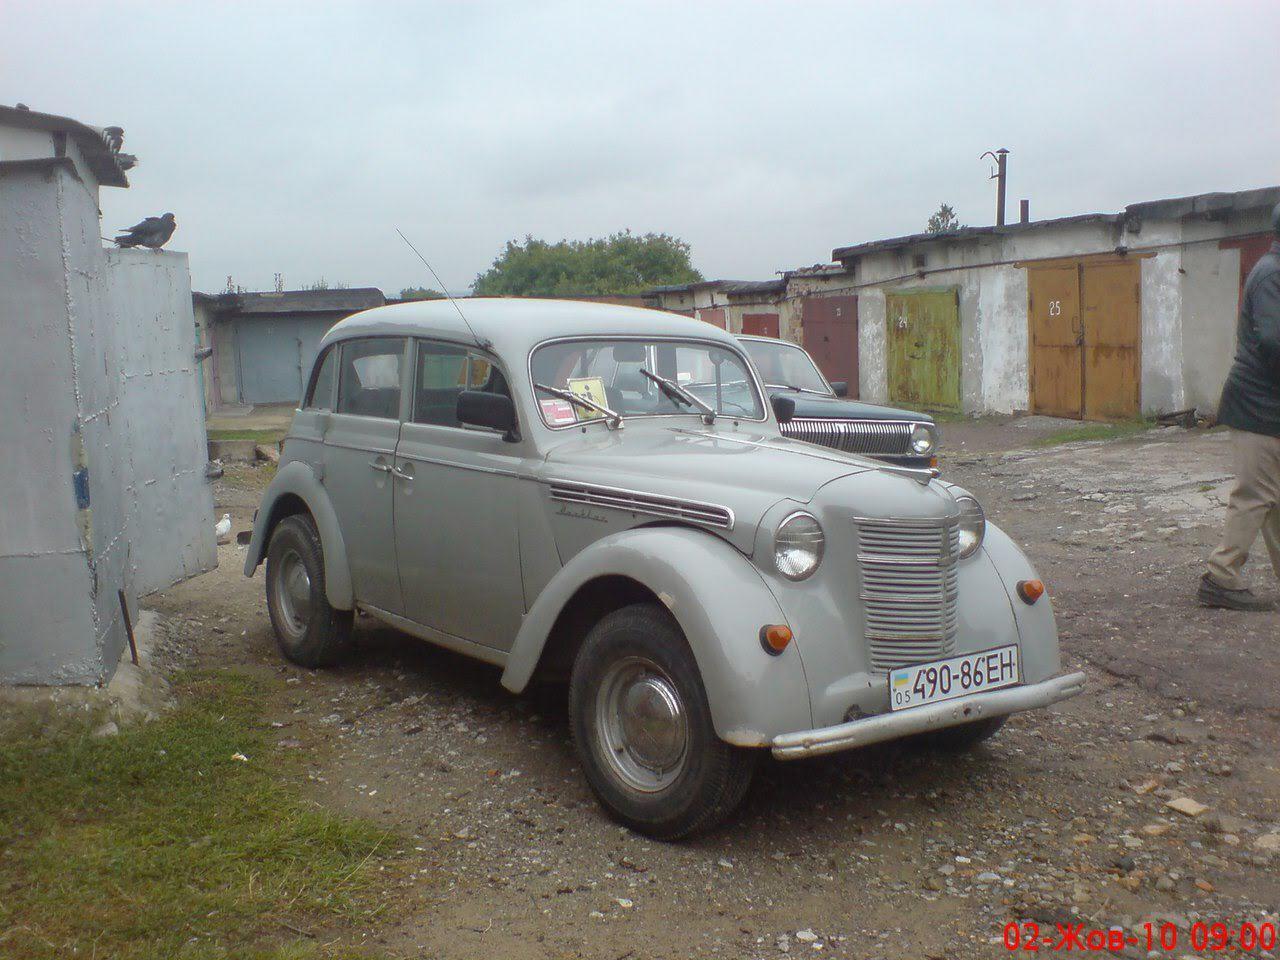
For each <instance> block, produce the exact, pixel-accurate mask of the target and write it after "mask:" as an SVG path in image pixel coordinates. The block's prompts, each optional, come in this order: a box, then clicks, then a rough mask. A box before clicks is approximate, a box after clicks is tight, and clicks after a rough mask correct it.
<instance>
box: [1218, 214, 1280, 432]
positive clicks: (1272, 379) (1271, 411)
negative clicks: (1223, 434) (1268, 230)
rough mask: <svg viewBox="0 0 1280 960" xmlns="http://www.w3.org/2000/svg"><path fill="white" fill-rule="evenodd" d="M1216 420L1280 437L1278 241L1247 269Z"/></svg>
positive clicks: (1279, 284) (1279, 270)
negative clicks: (1233, 356) (1231, 361)
mask: <svg viewBox="0 0 1280 960" xmlns="http://www.w3.org/2000/svg"><path fill="white" fill-rule="evenodd" d="M1218 422H1219V423H1224V424H1226V425H1227V426H1228V427H1234V428H1235V429H1237V430H1245V431H1248V432H1249V433H1262V434H1266V435H1268V436H1272V437H1280V240H1277V241H1276V242H1275V243H1273V244H1271V250H1270V252H1268V253H1266V254H1264V255H1263V257H1262V259H1261V260H1259V261H1258V264H1257V266H1255V267H1254V268H1253V269H1252V270H1250V271H1249V277H1248V279H1247V280H1245V282H1244V295H1243V296H1242V297H1241V298H1240V325H1239V328H1238V330H1237V332H1236V359H1235V363H1234V364H1232V366H1231V372H1230V373H1229V374H1227V385H1226V386H1225V387H1223V388H1222V402H1221V403H1220V404H1218Z"/></svg>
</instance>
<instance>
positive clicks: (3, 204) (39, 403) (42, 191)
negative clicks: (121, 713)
mask: <svg viewBox="0 0 1280 960" xmlns="http://www.w3.org/2000/svg"><path fill="white" fill-rule="evenodd" d="M96 200H97V198H96V196H95V195H94V194H93V193H92V192H91V191H90V189H89V188H87V187H86V186H85V184H84V183H83V182H82V181H81V180H80V178H79V177H78V176H77V175H76V173H75V172H74V167H73V166H72V165H71V164H70V163H66V162H58V161H50V162H49V163H47V164H42V165H40V166H39V167H37V168H30V169H24V170H20V171H17V172H15V171H13V169H12V168H8V169H6V170H4V171H3V173H0V321H2V322H3V325H4V327H3V329H4V338H5V339H4V349H3V350H0V410H3V411H4V414H5V415H4V416H3V417H0V449H2V450H3V451H4V455H3V456H2V457H0V491H3V497H4V503H3V509H0V681H3V682H11V683H94V682H98V681H100V680H103V679H105V678H106V677H108V676H109V675H110V673H111V672H112V670H113V669H114V666H115V664H116V662H117V660H118V659H119V655H120V651H121V650H122V649H123V647H124V644H125V635H124V630H123V622H122V619H121V613H120V607H119V601H118V597H117V591H118V590H124V592H125V594H126V597H127V598H128V600H129V601H130V603H134V602H136V597H137V595H138V594H139V593H140V592H143V591H144V590H145V589H152V588H154V586H159V585H163V584H165V583H168V582H171V581H172V580H173V579H175V578H176V577H177V576H180V575H183V574H184V573H192V572H196V570H197V569H203V568H208V567H210V566H212V565H213V550H214V545H213V526H212V524H213V519H212V516H213V514H212V493H211V490H210V488H209V487H208V485H207V483H205V482H204V477H203V465H204V464H203V461H204V457H203V454H200V467H201V469H200V472H199V484H190V485H189V486H187V487H185V488H184V489H183V490H181V491H180V492H178V493H176V494H175V492H174V490H173V487H172V486H170V487H168V488H166V487H165V485H164V480H165V473H166V471H167V470H168V469H169V467H170V466H171V465H174V472H177V471H178V470H180V469H181V468H180V467H177V466H176V465H177V464H178V463H179V461H178V460H177V459H176V458H175V457H174V456H173V455H172V451H174V450H177V449H180V448H181V449H183V450H186V449H187V448H186V447H185V446H184V445H183V443H181V442H175V439H176V438H183V439H185V438H188V437H190V436H191V435H192V433H193V430H198V431H199V433H200V437H201V440H202V439H203V420H202V418H201V417H200V411H199V404H198V398H197V397H196V396H195V389H196V388H195V386H194V382H195V381H194V376H193V374H192V373H191V370H190V366H191V353H190V350H191V347H192V340H193V338H194V331H193V320H192V315H191V309H190V299H189V297H190V293H189V281H187V280H186V279H185V277H186V258H185V256H182V255H176V254H159V255H154V256H155V257H156V260H155V261H154V262H152V263H148V264H145V266H144V267H140V268H139V269H138V271H137V275H136V276H135V275H134V269H133V265H134V262H135V261H138V262H141V258H143V257H146V256H152V255H151V254H150V252H149V251H148V252H130V253H127V254H116V253H112V254H111V255H108V254H107V253H106V252H105V251H104V250H103V249H102V246H101V242H100V240H99V220H98V207H97V202H96ZM184 295H185V296H186V298H187V299H186V307H185V311H181V312H175V309H176V308H175V306H174V302H175V298H180V297H182V296H184ZM170 328H171V329H172V330H173V331H174V334H173V335H170V334H168V333H167V332H166V331H167V330H169V329H170ZM179 328H181V333H178V331H179ZM184 338H185V344H184V345H181V346H180V345H179V341H181V340H183V339H184ZM182 349H185V350H186V354H185V366H186V368H187V371H186V374H185V375H186V376H187V379H188V380H189V381H190V384H191V385H190V386H189V387H186V388H185V389H184V388H183V387H182V386H181V383H180V381H181V377H182V375H183V374H182V372H181V368H182V367H183V365H184V361H183V358H182V356H181V355H180V353H174V351H175V350H182ZM187 404H190V408H189V409H188V408H187V406H186V405H187ZM184 416H185V418H186V419H188V420H190V421H193V423H194V427H191V428H186V427H184V426H183V425H182V423H181V421H182V420H183V418H184ZM190 476H192V477H194V476H195V474H194V473H192V474H190ZM173 495H177V496H181V497H183V498H184V499H183V502H182V503H181V504H178V505H177V506H176V508H175V507H174V505H173V504H169V503H165V502H164V500H165V498H166V497H168V496H173ZM176 510H181V511H185V512H189V513H190V514H192V515H193V517H192V518H187V517H185V516H184V518H183V519H184V521H186V520H189V522H185V523H182V524H177V523H175V522H174V516H175V512H176ZM183 537H191V538H193V543H194V542H197V541H198V542H199V546H198V547H197V548H195V549H193V550H192V551H190V553H189V554H188V552H187V551H184V550H183V549H182V548H181V545H180V544H176V543H175V541H176V540H180V539H181V538H183ZM139 550H145V551H149V552H151V551H153V552H154V563H151V562H150V561H151V557H148V558H147V560H146V561H144V562H139V561H138V558H137V556H136V554H137V552H138V551H139ZM166 563H168V564H169V565H170V568H169V569H170V571H177V572H176V573H174V574H173V575H172V576H168V577H167V579H166V577H165V575H164V574H163V573H162V572H161V568H163V567H164V565H165V564H166ZM202 565H203V566H202Z"/></svg>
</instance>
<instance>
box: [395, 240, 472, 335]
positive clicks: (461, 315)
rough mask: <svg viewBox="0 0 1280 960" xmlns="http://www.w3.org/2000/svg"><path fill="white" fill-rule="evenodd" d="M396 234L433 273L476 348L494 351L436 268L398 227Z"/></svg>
mask: <svg viewBox="0 0 1280 960" xmlns="http://www.w3.org/2000/svg"><path fill="white" fill-rule="evenodd" d="M396 233H399V234H400V239H401V240H403V241H404V242H405V243H406V244H408V245H409V249H410V250H412V251H413V252H414V253H415V254H417V257H418V259H419V260H421V261H422V265H423V266H424V267H426V268H427V269H428V270H430V271H431V276H433V277H435V279H436V283H438V284H440V292H441V293H443V294H444V295H445V296H446V297H448V298H449V302H450V303H452V304H453V309H455V310H457V311H458V316H460V317H461V318H462V322H463V323H464V324H466V326H467V330H469V331H470V332H471V337H472V339H474V340H475V342H476V346H477V347H479V348H480V349H481V350H492V349H493V343H492V342H491V341H489V340H485V339H483V338H481V336H480V335H479V334H477V333H476V331H475V328H474V327H472V326H471V321H470V320H468V319H467V315H466V314H465V313H463V312H462V308H461V307H460V306H458V301H457V300H455V299H453V294H451V293H450V292H449V290H448V288H446V287H445V285H444V281H443V280H441V279H440V274H438V273H436V270H435V267H433V266H431V264H429V263H427V258H426V257H424V256H423V255H422V254H421V253H418V248H417V247H415V246H414V245H413V244H412V243H411V242H410V240H409V238H408V237H406V236H405V235H404V233H402V232H401V230H400V228H399V227H396Z"/></svg>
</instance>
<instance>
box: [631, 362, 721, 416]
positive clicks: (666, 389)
mask: <svg viewBox="0 0 1280 960" xmlns="http://www.w3.org/2000/svg"><path fill="white" fill-rule="evenodd" d="M640 372H641V373H643V374H644V375H645V376H646V377H648V378H649V379H650V380H652V381H653V382H654V383H656V384H657V385H658V389H659V390H661V391H662V392H663V393H665V394H666V395H667V396H668V397H670V398H671V399H672V400H673V401H675V402H677V403H683V404H684V405H685V406H686V407H697V408H698V409H699V410H701V411H702V422H703V423H708V424H710V423H715V420H716V411H715V409H714V408H713V407H712V406H711V404H709V403H707V401H705V400H703V399H702V398H701V397H697V396H695V395H694V394H692V393H690V392H689V391H688V390H686V389H685V388H684V387H682V386H680V385H679V384H678V383H676V382H675V381H674V380H668V379H667V378H666V377H660V376H658V375H657V374H656V373H650V372H649V371H648V370H646V369H645V368H644V367H641V368H640Z"/></svg>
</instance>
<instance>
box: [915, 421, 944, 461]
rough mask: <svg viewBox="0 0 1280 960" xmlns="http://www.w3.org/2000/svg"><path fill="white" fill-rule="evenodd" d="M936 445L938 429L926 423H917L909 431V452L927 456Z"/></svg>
mask: <svg viewBox="0 0 1280 960" xmlns="http://www.w3.org/2000/svg"><path fill="white" fill-rule="evenodd" d="M937 445H938V431H936V430H935V429H934V428H933V427H932V426H930V425H929V424H927V423H917V424H916V425H915V427H914V429H912V431H911V452H912V453H914V454H916V456H920V457H927V456H928V455H929V454H931V453H933V450H934V448H935V447H936V446H937Z"/></svg>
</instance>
